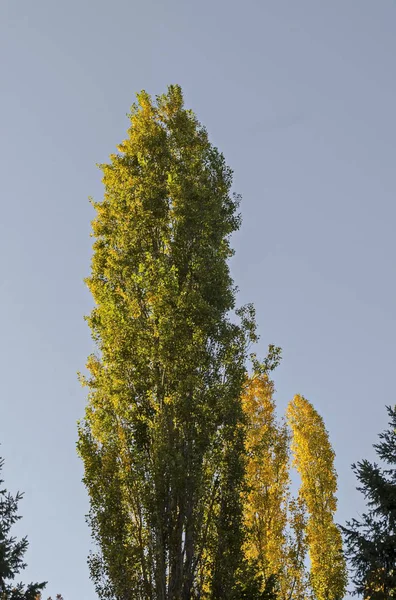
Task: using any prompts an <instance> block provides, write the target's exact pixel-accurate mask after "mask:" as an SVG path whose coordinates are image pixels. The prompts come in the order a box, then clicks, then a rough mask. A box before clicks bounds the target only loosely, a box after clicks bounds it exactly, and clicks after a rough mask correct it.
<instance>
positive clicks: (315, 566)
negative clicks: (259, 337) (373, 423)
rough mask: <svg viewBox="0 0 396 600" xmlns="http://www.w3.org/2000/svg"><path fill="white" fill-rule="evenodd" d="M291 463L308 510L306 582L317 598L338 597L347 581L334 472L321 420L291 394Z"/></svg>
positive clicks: (338, 598) (289, 407)
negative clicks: (297, 473)
mask: <svg viewBox="0 0 396 600" xmlns="http://www.w3.org/2000/svg"><path fill="white" fill-rule="evenodd" d="M287 417H288V422H289V425H290V428H291V431H292V444H291V449H292V453H293V464H294V466H295V467H296V468H297V470H298V472H299V474H300V477H301V487H300V497H301V499H302V501H303V502H304V503H305V505H306V507H307V512H308V521H307V529H306V531H307V541H308V551H309V558H310V584H311V587H312V591H313V593H314V595H315V598H316V599H317V600H340V599H341V598H343V597H344V594H345V589H346V585H347V573H346V564H345V559H344V556H343V552H342V538H341V533H340V531H339V529H338V527H337V526H336V524H335V523H334V513H335V511H336V508H337V500H336V495H335V494H336V491H337V475H336V471H335V468H334V457H335V455H334V451H333V449H332V447H331V444H330V441H329V436H328V432H327V430H326V428H325V425H324V421H323V419H322V417H321V416H320V415H319V414H318V412H317V411H316V410H315V409H314V407H313V406H312V404H311V403H310V402H308V400H306V399H305V398H303V397H302V396H295V397H294V399H293V401H292V402H290V404H289V406H288V409H287Z"/></svg>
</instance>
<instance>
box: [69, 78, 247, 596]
mask: <svg viewBox="0 0 396 600" xmlns="http://www.w3.org/2000/svg"><path fill="white" fill-rule="evenodd" d="M130 118H131V126H130V129H129V131H128V136H127V138H126V140H125V141H124V142H122V144H120V146H119V147H118V150H119V153H117V154H113V155H111V157H110V163H109V164H105V165H101V168H102V171H103V183H104V187H105V194H104V199H103V201H101V202H94V203H93V205H94V208H95V210H96V218H95V220H94V221H93V235H94V237H95V242H94V254H93V259H92V270H91V276H90V277H89V278H88V279H87V284H88V287H89V289H90V290H91V292H92V295H93V298H94V301H95V308H94V309H93V311H92V313H91V315H90V317H89V318H88V323H89V325H90V328H91V331H92V336H93V339H94V340H95V342H96V344H97V353H96V354H95V355H92V356H90V357H89V359H88V363H87V367H88V370H89V372H90V376H89V377H87V378H82V381H83V383H84V384H85V385H87V386H88V388H89V398H88V406H87V409H86V416H85V419H84V421H83V422H81V423H80V425H79V443H78V449H79V453H80V455H81V457H82V459H83V462H84V468H85V476H84V482H85V485H86V487H87V489H88V492H89V495H90V503H91V510H90V515H89V521H90V524H91V527H92V533H93V537H94V540H95V541H96V543H97V545H98V553H97V554H96V555H93V556H91V558H90V568H91V575H92V578H93V580H94V582H95V585H96V589H97V592H98V595H99V597H101V598H107V599H112V598H114V599H122V600H127V599H132V598H133V599H134V600H135V599H136V600H139V599H142V600H143V599H144V600H149V599H153V600H154V599H155V600H164V599H165V598H166V599H175V600H176V599H184V600H187V599H190V598H202V599H204V598H208V599H209V598H213V599H215V598H222V599H224V600H227V599H231V598H237V597H238V594H239V593H240V584H239V583H238V569H239V568H240V565H241V563H242V552H241V547H242V543H243V535H244V532H243V525H242V506H241V492H242V488H243V480H244V467H245V465H244V435H245V432H244V415H243V411H242V407H241V391H242V386H243V382H244V380H245V378H246V367H245V363H246V359H247V349H248V345H249V342H250V341H254V340H255V325H254V311H253V309H252V307H246V308H245V309H244V310H242V311H241V312H240V320H241V322H240V324H239V325H238V324H236V323H235V322H233V321H232V320H231V319H230V317H229V314H230V311H233V310H234V309H235V299H234V295H235V292H234V287H233V282H232V279H231V277H230V274H229V268H228V264H227V260H228V258H229V257H230V256H231V255H232V250H231V248H230V244H229V236H230V234H231V233H232V232H233V231H235V230H236V229H238V227H239V224H240V217H239V215H238V213H237V208H238V203H239V198H238V197H236V196H232V195H231V193H230V189H231V183H232V172H231V170H230V169H229V168H228V167H227V166H226V164H225V161H224V158H223V156H222V155H221V154H220V153H219V151H218V150H217V149H216V148H214V147H213V146H212V145H211V144H210V142H209V140H208V136H207V133H206V131H205V129H204V128H203V127H202V126H201V125H200V124H199V122H198V121H197V119H196V117H195V116H194V114H193V113H192V112H191V111H188V110H186V109H185V108H184V106H183V97H182V92H181V89H180V88H179V87H178V86H170V87H169V89H168V93H167V94H166V95H163V96H160V97H158V98H157V99H156V102H153V101H152V100H151V98H150V96H149V95H148V94H146V93H145V92H142V93H141V94H139V95H138V103H137V104H136V105H134V106H133V107H132V112H131V115H130ZM238 590H239V591H238ZM252 599H253V597H252Z"/></svg>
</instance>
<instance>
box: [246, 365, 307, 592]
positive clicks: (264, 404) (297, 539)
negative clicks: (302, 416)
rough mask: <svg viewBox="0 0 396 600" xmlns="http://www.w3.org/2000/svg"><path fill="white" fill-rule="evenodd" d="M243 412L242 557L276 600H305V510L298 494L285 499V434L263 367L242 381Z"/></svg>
mask: <svg viewBox="0 0 396 600" xmlns="http://www.w3.org/2000/svg"><path fill="white" fill-rule="evenodd" d="M243 408H244V411H245V414H246V416H247V422H248V428H247V439H246V449H247V457H248V458H247V470H246V474H247V493H246V496H245V503H244V508H245V510H244V516H245V525H246V528H247V531H248V535H247V538H246V541H245V546H244V550H245V554H246V557H247V559H248V560H253V561H256V562H257V564H258V566H259V569H260V572H261V574H262V577H263V581H269V580H270V579H271V578H272V579H273V580H275V581H276V589H277V598H278V599H279V600H305V599H306V598H308V597H309V590H310V588H309V582H308V577H307V570H306V566H305V559H306V554H307V540H306V525H307V523H306V507H305V503H304V501H303V498H302V497H301V495H300V496H299V497H298V498H297V499H294V498H292V497H291V493H290V466H291V465H290V430H289V428H288V426H287V424H286V423H285V422H283V423H282V422H281V423H280V422H278V421H277V418H276V405H275V400H274V384H273V381H271V379H270V378H269V376H268V372H267V371H266V369H264V370H263V372H261V373H260V372H259V373H256V374H255V375H254V376H253V377H251V378H250V379H249V380H248V382H247V385H246V388H245V392H244V395H243Z"/></svg>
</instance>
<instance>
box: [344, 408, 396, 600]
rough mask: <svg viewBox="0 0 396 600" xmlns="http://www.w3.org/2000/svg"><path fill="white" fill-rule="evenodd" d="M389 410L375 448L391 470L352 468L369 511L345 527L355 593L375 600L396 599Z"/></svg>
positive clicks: (394, 452)
mask: <svg viewBox="0 0 396 600" xmlns="http://www.w3.org/2000/svg"><path fill="white" fill-rule="evenodd" d="M387 410H388V414H389V417H390V421H389V429H388V430H387V431H385V432H383V433H381V434H380V436H379V437H380V442H379V443H378V444H375V445H374V448H375V450H376V453H377V455H378V456H379V458H380V459H381V460H382V461H384V462H385V463H387V464H388V465H389V466H390V468H387V469H384V468H381V467H380V466H378V465H377V464H376V463H370V462H369V461H367V460H362V461H361V462H358V463H357V465H352V468H353V470H354V472H355V474H356V476H357V479H358V481H359V483H360V486H359V487H358V490H359V491H361V492H362V493H363V495H364V497H365V499H366V501H367V507H368V510H367V512H366V513H364V514H363V515H362V517H361V519H360V520H357V519H352V520H351V521H349V522H348V523H347V527H343V528H342V529H343V532H344V536H345V542H346V546H347V551H348V556H349V558H350V561H351V564H352V567H353V569H354V584H355V586H356V589H355V592H356V593H357V594H362V595H363V597H364V598H370V599H372V600H389V599H390V598H396V409H395V408H391V407H387Z"/></svg>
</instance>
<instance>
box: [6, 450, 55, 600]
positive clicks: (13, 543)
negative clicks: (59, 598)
mask: <svg viewBox="0 0 396 600" xmlns="http://www.w3.org/2000/svg"><path fill="white" fill-rule="evenodd" d="M3 464H4V461H3V459H1V458H0V473H1V471H2V468H3ZM3 483H4V482H3V480H2V479H0V600H37V598H40V597H41V596H40V594H41V590H43V589H44V588H45V586H46V583H45V582H43V583H30V584H28V585H27V586H25V585H23V584H22V583H16V581H15V578H16V577H17V576H18V575H19V573H20V572H21V571H22V570H23V569H24V568H25V567H26V563H25V562H24V555H25V552H26V550H27V547H28V540H27V538H26V537H24V538H22V539H21V540H17V539H16V538H15V537H13V536H12V534H11V529H12V527H13V525H15V523H16V522H17V521H19V519H20V518H21V517H20V516H19V515H18V504H19V502H20V500H21V499H22V497H23V494H21V493H20V492H18V493H17V494H16V495H15V496H12V495H11V494H10V493H9V492H7V490H6V489H3V488H2V485H3Z"/></svg>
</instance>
